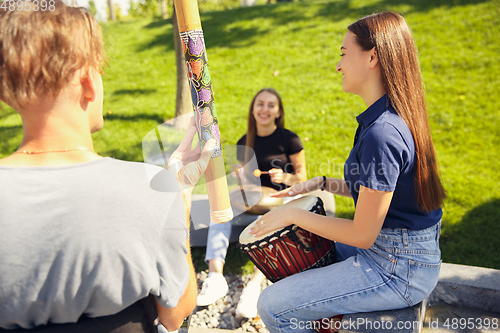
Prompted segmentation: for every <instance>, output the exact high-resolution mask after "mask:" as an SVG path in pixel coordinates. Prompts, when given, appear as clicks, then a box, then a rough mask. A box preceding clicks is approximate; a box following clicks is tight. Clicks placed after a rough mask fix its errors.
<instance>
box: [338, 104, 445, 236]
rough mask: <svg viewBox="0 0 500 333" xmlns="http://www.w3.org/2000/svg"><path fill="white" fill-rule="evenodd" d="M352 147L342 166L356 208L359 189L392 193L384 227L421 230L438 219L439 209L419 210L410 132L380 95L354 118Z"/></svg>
mask: <svg viewBox="0 0 500 333" xmlns="http://www.w3.org/2000/svg"><path fill="white" fill-rule="evenodd" d="M356 119H357V121H358V124H359V126H358V129H357V131H356V136H355V138H354V146H353V148H352V150H351V152H350V154H349V157H348V158H347V160H346V162H345V165H344V179H345V181H346V183H347V186H348V187H349V191H350V192H351V194H352V197H353V199H354V205H356V203H357V201H358V196H359V186H360V185H362V186H364V187H367V188H371V189H374V190H378V191H387V192H391V191H394V194H393V198H392V201H391V204H390V206H389V211H388V212H387V216H386V217H385V221H384V225H383V227H384V228H391V229H396V228H406V229H410V230H421V229H425V228H428V227H431V226H433V225H435V224H436V223H437V222H439V220H440V219H441V216H442V215H443V212H442V210H441V208H439V209H436V210H433V211H431V212H426V211H423V210H421V209H419V208H418V206H417V198H416V195H415V186H414V183H413V182H414V177H415V163H416V157H415V143H414V141H413V136H412V134H411V132H410V129H409V128H408V126H407V125H406V123H405V122H404V121H403V119H401V118H400V117H399V115H398V114H397V113H396V110H394V108H393V107H392V106H391V105H390V103H389V100H388V98H387V95H384V96H382V97H381V98H380V99H379V100H378V101H376V102H375V103H373V104H372V105H371V106H370V107H369V108H368V109H366V111H365V112H363V113H362V114H360V115H359V116H357V117H356Z"/></svg>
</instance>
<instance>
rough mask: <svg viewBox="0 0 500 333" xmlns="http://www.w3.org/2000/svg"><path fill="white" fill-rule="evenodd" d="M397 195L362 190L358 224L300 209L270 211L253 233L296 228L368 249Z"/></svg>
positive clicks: (355, 215) (355, 219)
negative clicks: (394, 196) (294, 226)
mask: <svg viewBox="0 0 500 333" xmlns="http://www.w3.org/2000/svg"><path fill="white" fill-rule="evenodd" d="M393 193H394V192H384V191H376V190H372V189H369V188H367V187H364V186H360V190H359V197H358V202H357V204H356V211H355V213H354V220H348V219H343V218H336V217H328V216H322V215H318V214H314V213H311V212H308V211H306V210H303V209H300V208H290V209H287V210H281V211H279V212H276V211H270V212H269V213H267V214H266V215H265V216H264V219H263V221H264V223H263V224H257V225H255V227H254V228H253V229H252V230H251V231H250V233H251V234H255V235H256V236H260V235H263V234H265V233H268V232H271V231H273V230H278V229H282V228H284V227H286V226H288V225H290V224H295V225H297V226H299V227H301V228H303V229H306V230H308V231H310V232H312V233H314V234H317V235H319V236H322V237H324V238H328V239H331V240H334V241H337V242H340V243H344V244H347V245H351V246H355V247H360V248H363V249H367V248H369V247H370V246H372V245H373V243H374V242H375V240H376V239H377V236H378V234H379V232H380V229H381V228H382V225H383V224H384V220H385V216H386V215H387V211H388V210H389V205H390V204H391V200H392V196H393ZM261 221H262V220H261Z"/></svg>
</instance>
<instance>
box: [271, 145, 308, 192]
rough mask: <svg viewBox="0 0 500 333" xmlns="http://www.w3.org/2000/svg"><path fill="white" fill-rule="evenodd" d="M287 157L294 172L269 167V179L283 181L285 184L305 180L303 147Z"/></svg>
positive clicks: (275, 181) (277, 181)
mask: <svg viewBox="0 0 500 333" xmlns="http://www.w3.org/2000/svg"><path fill="white" fill-rule="evenodd" d="M289 158H290V161H291V162H292V166H293V172H294V173H293V174H292V173H286V172H283V170H281V169H271V170H269V175H270V176H271V181H272V182H273V183H276V184H281V183H283V184H285V185H288V186H292V185H293V184H296V183H301V182H305V181H306V180H307V168H306V152H305V149H302V150H301V151H299V152H298V153H296V154H293V155H290V156H289Z"/></svg>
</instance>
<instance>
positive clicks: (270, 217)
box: [248, 207, 304, 237]
mask: <svg viewBox="0 0 500 333" xmlns="http://www.w3.org/2000/svg"><path fill="white" fill-rule="evenodd" d="M303 213H304V210H303V209H300V208H295V207H290V208H288V209H284V210H280V211H276V210H271V211H270V212H269V213H266V214H265V215H264V216H263V217H261V218H260V219H259V220H258V221H257V223H255V225H254V227H253V228H252V229H250V230H249V231H248V233H249V234H251V235H254V237H258V236H262V235H265V234H267V233H269V232H272V231H275V230H280V229H283V228H284V227H287V226H289V225H290V224H294V221H295V220H294V218H295V217H297V216H300V214H303Z"/></svg>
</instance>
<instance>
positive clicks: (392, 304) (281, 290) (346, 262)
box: [258, 222, 441, 333]
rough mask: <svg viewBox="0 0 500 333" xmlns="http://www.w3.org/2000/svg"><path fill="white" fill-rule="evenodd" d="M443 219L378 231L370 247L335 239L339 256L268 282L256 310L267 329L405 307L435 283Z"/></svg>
mask: <svg viewBox="0 0 500 333" xmlns="http://www.w3.org/2000/svg"><path fill="white" fill-rule="evenodd" d="M440 231H441V222H439V223H437V224H436V225H435V226H433V227H430V228H427V229H423V230H407V229H387V228H383V229H382V230H381V231H380V234H379V235H378V237H377V239H376V241H375V243H374V244H373V245H372V246H371V247H370V248H369V249H366V250H365V249H359V248H355V247H352V246H347V245H345V244H340V243H337V244H336V248H337V259H338V260H339V262H337V263H335V264H332V265H330V266H326V267H322V268H316V269H311V270H308V271H305V272H302V273H298V274H295V275H292V276H290V277H287V278H285V279H283V280H280V281H278V282H276V283H275V284H273V285H271V286H269V287H267V288H266V289H264V291H263V292H262V293H261V295H260V298H259V303H258V311H259V315H260V317H261V318H262V320H263V321H264V323H265V325H266V328H267V329H268V330H269V331H270V332H271V333H273V332H313V330H312V328H311V325H310V324H309V322H310V321H312V320H318V319H323V318H330V317H333V316H335V315H338V314H350V313H358V312H371V311H382V310H393V309H399V308H405V307H409V306H412V305H415V304H417V303H419V302H421V301H422V300H423V299H424V298H425V297H427V295H429V294H430V293H431V292H432V290H433V289H434V287H435V286H436V284H437V281H438V276H439V268H440V266H441V252H440V250H439V234H440Z"/></svg>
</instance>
